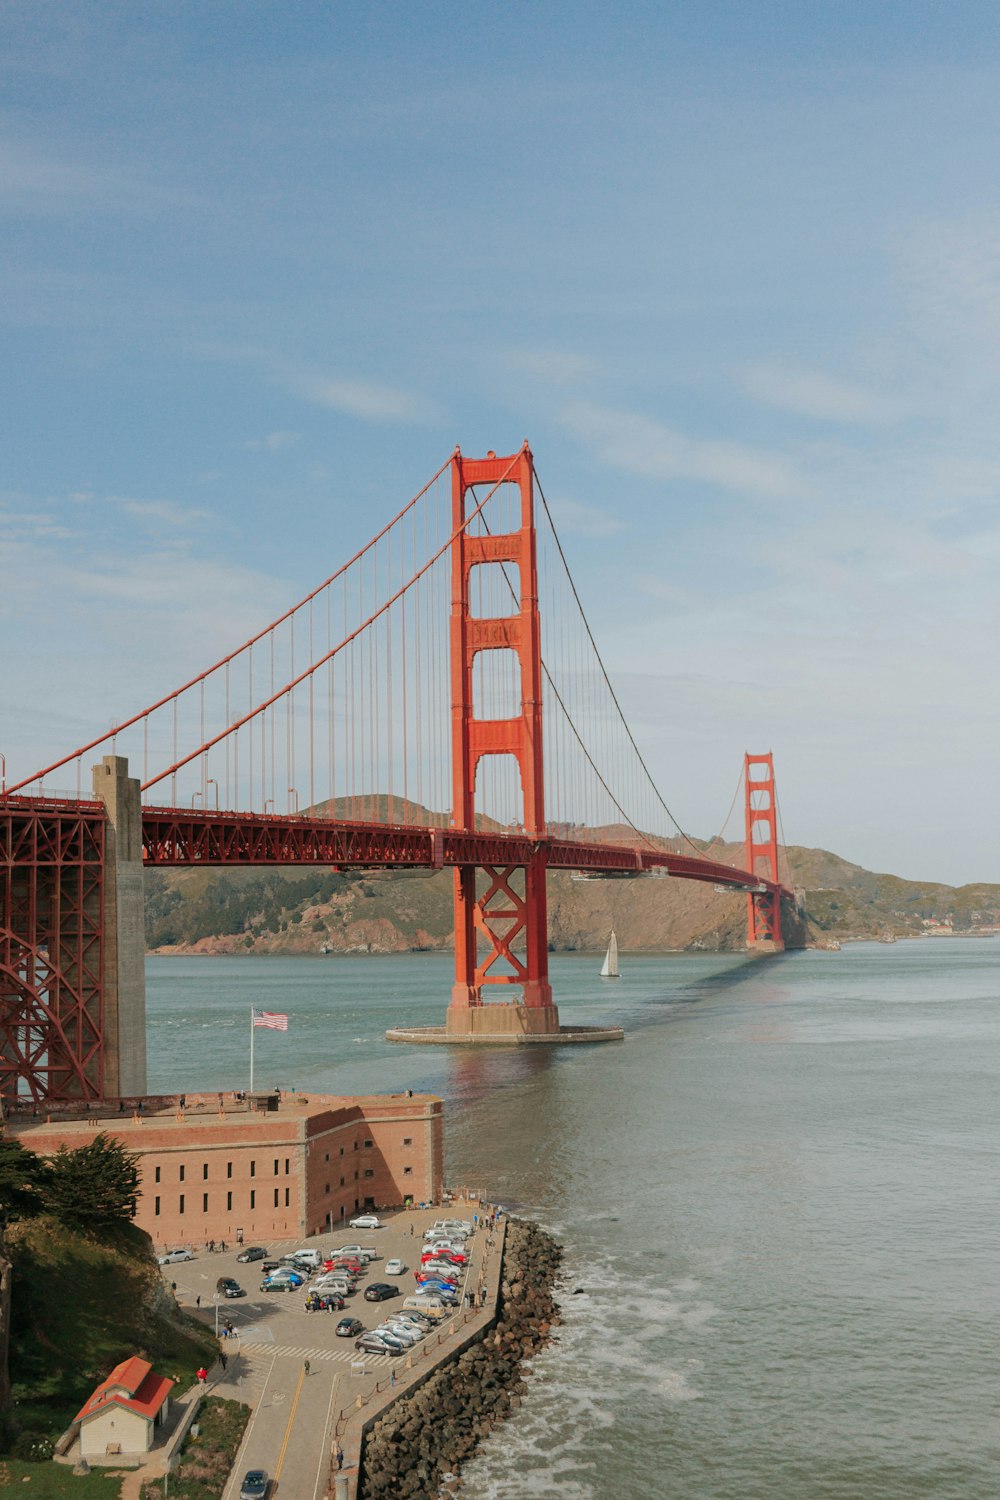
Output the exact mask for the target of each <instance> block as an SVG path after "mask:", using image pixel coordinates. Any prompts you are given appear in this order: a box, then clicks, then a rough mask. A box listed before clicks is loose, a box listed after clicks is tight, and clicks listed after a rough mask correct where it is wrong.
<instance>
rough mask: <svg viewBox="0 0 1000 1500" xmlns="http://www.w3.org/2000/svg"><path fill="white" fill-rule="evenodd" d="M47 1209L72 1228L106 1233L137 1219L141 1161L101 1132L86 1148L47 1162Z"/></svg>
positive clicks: (61, 1152) (64, 1151) (61, 1151)
mask: <svg viewBox="0 0 1000 1500" xmlns="http://www.w3.org/2000/svg"><path fill="white" fill-rule="evenodd" d="M49 1169H50V1172H51V1179H50V1184H49V1189H48V1194H47V1198H48V1207H49V1210H50V1212H51V1213H53V1214H55V1216H56V1218H57V1219H59V1220H60V1221H61V1222H62V1223H63V1224H65V1225H66V1226H67V1227H68V1228H72V1229H82V1230H95V1229H108V1228H111V1227H113V1226H114V1225H116V1224H128V1223H130V1222H131V1220H132V1219H133V1218H134V1217H135V1210H136V1203H137V1201H138V1198H139V1180H140V1179H139V1157H138V1156H137V1155H136V1154H135V1153H134V1152H132V1151H126V1149H125V1147H124V1146H123V1145H122V1143H121V1142H120V1141H116V1140H114V1139H113V1137H111V1136H109V1135H105V1134H104V1132H103V1131H102V1132H101V1134H100V1135H96V1136H95V1137H94V1139H93V1140H92V1141H89V1142H88V1144H87V1145H86V1146H80V1147H78V1148H77V1150H75V1151H68V1150H67V1149H66V1147H65V1146H60V1148H59V1150H58V1152H57V1153H56V1155H55V1156H52V1157H50V1158H49Z"/></svg>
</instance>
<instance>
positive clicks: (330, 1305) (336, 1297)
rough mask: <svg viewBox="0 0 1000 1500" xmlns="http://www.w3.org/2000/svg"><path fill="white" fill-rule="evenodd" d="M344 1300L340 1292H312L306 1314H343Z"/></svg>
mask: <svg viewBox="0 0 1000 1500" xmlns="http://www.w3.org/2000/svg"><path fill="white" fill-rule="evenodd" d="M343 1310H344V1299H343V1297H341V1296H340V1294H339V1293H338V1292H310V1293H309V1295H308V1296H307V1298H306V1312H330V1311H333V1312H343Z"/></svg>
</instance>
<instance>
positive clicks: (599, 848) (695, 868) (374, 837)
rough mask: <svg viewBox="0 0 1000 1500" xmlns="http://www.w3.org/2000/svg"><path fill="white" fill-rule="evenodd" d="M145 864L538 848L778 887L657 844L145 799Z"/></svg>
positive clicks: (508, 863)
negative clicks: (148, 803)
mask: <svg viewBox="0 0 1000 1500" xmlns="http://www.w3.org/2000/svg"><path fill="white" fill-rule="evenodd" d="M142 838H143V856H144V860H145V863H146V864H147V865H160V866H163V865H167V866H169V865H184V866H190V865H272V864H276V865H331V866H335V867H337V868H341V869H351V868H354V869H363V868H381V869H432V870H440V869H444V868H447V867H452V868H454V867H455V866H460V865H488V866H491V867H503V868H507V867H517V866H524V865H527V864H529V863H531V861H532V860H533V859H534V858H535V857H536V856H537V855H538V854H540V853H543V854H544V857H545V863H546V866H547V867H548V869H550V870H578V871H592V872H594V873H595V874H619V875H626V874H633V875H636V874H643V873H647V872H649V871H653V870H663V871H666V873H667V874H668V875H672V876H674V877H675V878H677V879H681V880H698V881H704V882H707V883H708V884H712V885H728V886H732V887H734V888H736V889H741V890H758V891H763V890H774V891H780V890H782V889H783V888H782V887H781V886H779V885H775V884H774V883H773V882H770V881H766V880H763V879H761V877H760V876H758V875H755V874H753V873H752V872H751V871H749V870H741V869H737V868H734V867H733V866H732V865H727V864H722V863H721V862H719V861H718V860H712V859H701V858H699V857H697V856H693V855H687V854H677V853H674V852H673V851H671V850H668V849H657V848H655V847H652V846H651V847H648V848H635V847H629V846H627V845H624V844H612V843H582V842H581V843H578V842H575V841H574V840H572V839H565V838H557V837H553V836H546V837H543V838H534V837H532V836H531V835H529V834H525V833H509V832H507V833H503V832H498V831H477V832H468V831H465V830H462V829H455V828H420V827H413V826H409V825H401V824H400V825H396V824H384V823H363V822H347V821H340V820H334V819H330V818H309V817H279V816H275V815H271V816H261V815H260V814H256V813H230V812H215V811H212V810H202V809H196V810H189V809H183V808H160V807H144V808H143V812H142Z"/></svg>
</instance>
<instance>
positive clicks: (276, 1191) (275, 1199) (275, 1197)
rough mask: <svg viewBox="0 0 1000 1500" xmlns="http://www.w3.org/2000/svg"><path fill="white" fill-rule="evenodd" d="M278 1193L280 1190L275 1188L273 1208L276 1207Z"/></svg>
mask: <svg viewBox="0 0 1000 1500" xmlns="http://www.w3.org/2000/svg"><path fill="white" fill-rule="evenodd" d="M280 1192H281V1189H280V1188H275V1190H274V1206H275V1208H277V1206H278V1194H279V1193H280Z"/></svg>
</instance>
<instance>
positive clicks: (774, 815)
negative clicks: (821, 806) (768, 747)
mask: <svg viewBox="0 0 1000 1500" xmlns="http://www.w3.org/2000/svg"><path fill="white" fill-rule="evenodd" d="M743 780H744V789H745V796H746V835H747V852H746V867H747V869H748V870H752V871H753V873H754V874H755V875H760V876H761V877H762V878H763V879H764V880H767V881H770V882H771V883H772V884H773V886H774V887H775V889H773V890H763V891H752V892H750V893H749V894H748V896H747V947H748V948H752V949H753V950H754V952H756V953H781V952H783V951H784V947H785V944H784V940H783V939H782V936H781V893H780V891H779V890H778V889H777V886H778V804H777V799H776V796H775V790H774V756H773V754H772V753H771V752H770V751H768V753H767V754H766V755H746V756H744V758H743Z"/></svg>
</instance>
